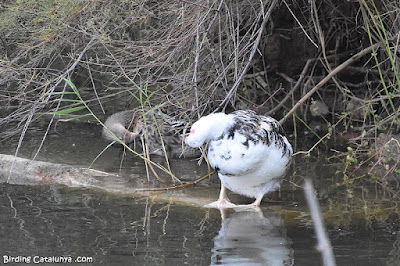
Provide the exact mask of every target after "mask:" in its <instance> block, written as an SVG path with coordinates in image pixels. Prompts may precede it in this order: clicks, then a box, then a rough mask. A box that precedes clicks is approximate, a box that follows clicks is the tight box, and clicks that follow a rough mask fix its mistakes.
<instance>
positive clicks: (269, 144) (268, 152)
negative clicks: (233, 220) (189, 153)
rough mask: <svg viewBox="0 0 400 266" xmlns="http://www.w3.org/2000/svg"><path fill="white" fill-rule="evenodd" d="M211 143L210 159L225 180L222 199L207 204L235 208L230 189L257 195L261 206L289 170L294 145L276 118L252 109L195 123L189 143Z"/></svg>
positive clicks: (215, 114)
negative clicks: (231, 200)
mask: <svg viewBox="0 0 400 266" xmlns="http://www.w3.org/2000/svg"><path fill="white" fill-rule="evenodd" d="M206 142H209V146H208V160H209V162H210V165H211V166H212V167H213V168H215V169H216V171H217V172H218V176H219V178H220V180H221V192H220V196H219V199H218V201H216V202H213V203H210V204H208V205H206V206H205V207H214V208H233V207H237V205H235V204H233V203H231V202H230V201H229V199H228V197H227V195H226V189H229V190H231V191H233V192H235V193H237V194H241V195H244V196H247V197H250V198H255V199H256V200H255V201H254V203H252V204H250V205H246V206H248V207H258V206H259V205H260V203H261V201H262V199H263V197H264V195H265V194H266V193H268V192H272V191H274V190H276V189H278V188H279V186H280V184H281V183H282V181H283V178H284V175H285V173H286V172H287V170H288V168H289V166H290V162H291V157H292V153H293V150H292V146H291V145H290V143H289V141H288V140H287V138H286V137H285V135H284V133H283V129H282V127H281V125H280V124H279V123H278V121H276V120H275V119H274V118H272V117H269V116H261V115H257V114H256V113H255V112H253V111H250V110H240V111H236V112H233V113H230V114H225V113H214V114H210V115H208V116H204V117H202V118H200V119H199V120H198V121H197V122H195V123H194V124H193V125H192V128H191V130H190V134H189V136H187V137H186V143H187V144H188V145H189V146H191V147H200V146H201V145H203V144H204V143H206Z"/></svg>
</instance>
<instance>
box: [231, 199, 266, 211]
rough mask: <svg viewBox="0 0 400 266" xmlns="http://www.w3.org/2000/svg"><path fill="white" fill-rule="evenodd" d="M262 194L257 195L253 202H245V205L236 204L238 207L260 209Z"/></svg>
mask: <svg viewBox="0 0 400 266" xmlns="http://www.w3.org/2000/svg"><path fill="white" fill-rule="evenodd" d="M263 197H264V195H261V196H259V197H257V198H256V200H255V201H254V202H253V203H250V204H247V205H237V208H238V209H250V208H254V209H256V210H259V209H260V204H261V201H262V199H263Z"/></svg>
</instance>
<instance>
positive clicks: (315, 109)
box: [310, 100, 329, 117]
mask: <svg viewBox="0 0 400 266" xmlns="http://www.w3.org/2000/svg"><path fill="white" fill-rule="evenodd" d="M310 113H311V115H312V116H314V117H316V116H326V115H327V114H329V108H328V106H327V105H326V104H325V103H324V102H323V101H320V100H312V101H311V105H310Z"/></svg>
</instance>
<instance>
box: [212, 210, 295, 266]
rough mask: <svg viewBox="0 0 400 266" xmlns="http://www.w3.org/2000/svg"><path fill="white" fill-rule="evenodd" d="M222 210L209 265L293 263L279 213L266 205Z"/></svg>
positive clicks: (291, 252)
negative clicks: (234, 210)
mask: <svg viewBox="0 0 400 266" xmlns="http://www.w3.org/2000/svg"><path fill="white" fill-rule="evenodd" d="M226 211H227V210H222V211H221V216H222V218H223V219H222V225H221V229H220V230H219V233H218V235H217V236H216V237H215V238H214V248H213V249H212V250H211V251H212V257H211V265H292V264H293V250H292V249H291V247H290V242H291V241H290V240H289V239H288V237H287V235H286V227H285V224H284V222H283V220H282V218H281V216H280V215H279V214H278V213H276V212H275V211H273V210H271V209H268V210H264V212H262V211H261V210H254V209H248V210H243V211H239V212H233V211H232V212H231V213H226Z"/></svg>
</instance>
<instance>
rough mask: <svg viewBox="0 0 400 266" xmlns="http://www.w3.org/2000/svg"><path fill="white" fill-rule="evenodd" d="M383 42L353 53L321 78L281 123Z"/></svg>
mask: <svg viewBox="0 0 400 266" xmlns="http://www.w3.org/2000/svg"><path fill="white" fill-rule="evenodd" d="M381 45H382V43H376V44H374V45H371V46H369V47H367V48H365V49H364V50H362V51H361V52H359V53H357V54H355V55H353V56H352V57H350V58H349V59H347V60H346V61H345V62H343V63H342V64H340V65H339V66H337V67H336V68H335V69H334V70H332V72H331V73H329V74H328V75H327V76H326V77H325V78H324V79H323V80H321V81H320V82H319V83H318V84H317V85H316V86H315V87H314V88H312V89H311V90H310V91H309V92H308V93H307V94H306V95H304V96H303V97H302V98H301V99H300V100H299V101H298V102H297V103H296V104H295V105H294V106H293V107H292V109H291V110H290V111H289V112H288V113H287V114H286V115H285V117H283V118H282V119H281V120H279V123H281V124H283V123H285V121H286V120H287V119H288V118H289V117H290V116H291V115H292V114H293V113H294V112H295V111H296V110H297V109H298V108H299V107H300V106H301V105H303V104H304V102H305V101H306V100H307V99H308V98H310V97H311V96H312V95H313V94H314V93H315V92H316V91H317V90H318V89H319V88H321V87H322V86H323V85H324V84H325V83H326V82H328V81H329V80H330V79H331V78H332V77H333V76H335V75H336V74H337V73H339V72H340V71H342V70H344V69H345V68H346V67H347V66H349V65H350V64H352V63H354V62H355V61H357V60H358V59H360V58H361V57H363V56H364V55H366V54H368V53H370V52H371V51H373V50H375V49H377V48H378V47H380V46H381Z"/></svg>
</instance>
